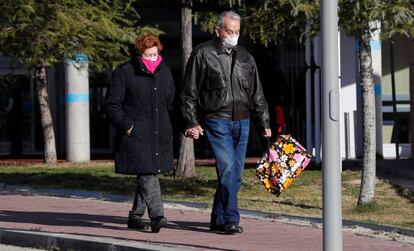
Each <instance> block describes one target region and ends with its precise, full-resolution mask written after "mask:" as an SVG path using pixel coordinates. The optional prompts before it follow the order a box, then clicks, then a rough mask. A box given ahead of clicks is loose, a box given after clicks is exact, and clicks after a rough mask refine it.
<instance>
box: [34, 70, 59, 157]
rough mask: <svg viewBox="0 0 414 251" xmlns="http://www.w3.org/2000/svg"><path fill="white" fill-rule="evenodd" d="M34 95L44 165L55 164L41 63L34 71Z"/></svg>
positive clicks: (50, 118)
mask: <svg viewBox="0 0 414 251" xmlns="http://www.w3.org/2000/svg"><path fill="white" fill-rule="evenodd" d="M35 80H36V95H37V98H38V101H39V106H40V117H41V122H42V131H43V140H44V154H45V163H47V164H56V163H57V156H56V145H55V144H56V143H55V133H54V131H53V121H52V116H51V114H50V107H49V101H48V99H49V98H48V93H47V79H46V67H45V65H44V64H43V63H42V64H41V65H39V66H38V67H36V69H35Z"/></svg>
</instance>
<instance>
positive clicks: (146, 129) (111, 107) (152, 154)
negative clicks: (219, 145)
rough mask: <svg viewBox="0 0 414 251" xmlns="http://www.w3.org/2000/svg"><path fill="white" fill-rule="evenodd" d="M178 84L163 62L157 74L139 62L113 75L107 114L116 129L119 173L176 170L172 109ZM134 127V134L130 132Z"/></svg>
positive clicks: (134, 60) (152, 172) (107, 102)
mask: <svg viewBox="0 0 414 251" xmlns="http://www.w3.org/2000/svg"><path fill="white" fill-rule="evenodd" d="M173 99H174V82H173V78H172V75H171V70H170V68H169V67H168V66H167V65H166V64H165V63H164V62H163V61H162V62H161V63H160V65H159V66H158V68H157V69H156V70H155V72H154V74H151V73H149V72H148V70H147V69H146V67H145V66H144V65H143V64H142V63H141V62H140V60H138V59H132V60H130V61H128V62H126V63H124V64H122V65H120V66H119V67H118V68H117V69H116V70H115V72H114V73H113V76H112V80H111V85H110V88H109V90H108V93H107V96H106V100H105V112H106V114H107V116H108V118H109V121H110V122H111V124H112V125H113V126H114V127H115V128H116V131H117V133H116V137H115V146H114V152H115V172H116V173H122V174H158V173H165V172H168V171H169V170H171V169H172V168H173V144H172V141H173V137H172V126H171V121H170V117H169V113H168V111H169V110H171V109H172V104H173ZM132 125H133V129H132V132H131V134H130V135H129V136H126V131H127V130H128V129H129V128H131V126H132Z"/></svg>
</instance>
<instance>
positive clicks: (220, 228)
mask: <svg viewBox="0 0 414 251" xmlns="http://www.w3.org/2000/svg"><path fill="white" fill-rule="evenodd" d="M224 226H225V225H216V224H210V232H214V233H224Z"/></svg>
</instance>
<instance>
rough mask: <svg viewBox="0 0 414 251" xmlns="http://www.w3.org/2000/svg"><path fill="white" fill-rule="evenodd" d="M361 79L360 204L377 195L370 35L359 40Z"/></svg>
mask: <svg viewBox="0 0 414 251" xmlns="http://www.w3.org/2000/svg"><path fill="white" fill-rule="evenodd" d="M359 60H360V78H361V79H360V81H361V91H362V107H363V110H362V116H363V139H364V149H363V167H362V178H361V190H360V193H359V199H358V205H363V204H367V203H370V202H372V201H373V199H374V195H375V168H376V159H375V158H376V156H375V153H376V141H375V140H376V134H375V133H376V132H375V128H376V127H375V92H374V80H373V74H372V57H371V46H370V39H369V37H365V36H363V37H361V38H360V40H359Z"/></svg>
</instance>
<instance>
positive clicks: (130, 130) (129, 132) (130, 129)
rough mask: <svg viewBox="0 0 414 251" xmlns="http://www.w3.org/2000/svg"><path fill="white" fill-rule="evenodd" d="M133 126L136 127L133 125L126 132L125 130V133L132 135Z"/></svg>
mask: <svg viewBox="0 0 414 251" xmlns="http://www.w3.org/2000/svg"><path fill="white" fill-rule="evenodd" d="M132 128H134V125H132V126H131V127H130V128H129V129H128V130H127V131H126V132H125V135H126V136H130V135H131V132H132Z"/></svg>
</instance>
